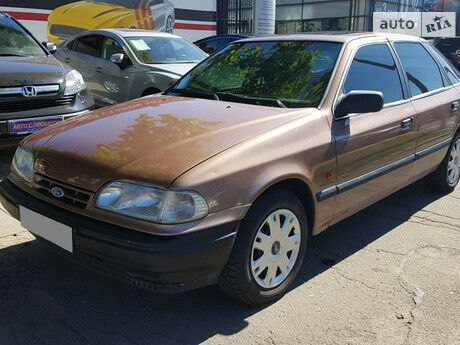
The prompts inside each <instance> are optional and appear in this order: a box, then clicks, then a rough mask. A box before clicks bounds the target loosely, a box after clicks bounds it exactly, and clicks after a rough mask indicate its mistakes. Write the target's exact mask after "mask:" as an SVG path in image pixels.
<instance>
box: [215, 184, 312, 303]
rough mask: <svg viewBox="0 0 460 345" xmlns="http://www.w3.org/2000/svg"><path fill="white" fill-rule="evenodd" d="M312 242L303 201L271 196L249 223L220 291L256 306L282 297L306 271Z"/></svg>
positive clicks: (283, 193) (256, 208)
mask: <svg viewBox="0 0 460 345" xmlns="http://www.w3.org/2000/svg"><path fill="white" fill-rule="evenodd" d="M307 237H308V224H307V216H306V213H305V210H304V207H303V205H302V203H301V202H300V200H299V199H298V198H297V197H296V196H295V195H294V194H293V193H291V192H288V191H284V190H277V191H272V192H269V193H267V194H266V195H264V196H263V197H262V198H261V199H259V200H258V201H256V203H255V204H254V205H253V207H252V208H251V210H250V211H249V212H248V214H247V216H246V217H245V219H244V220H243V222H242V224H241V226H240V229H239V231H238V236H237V238H236V240H235V245H234V247H233V251H232V253H231V255H230V258H229V260H228V262H227V265H226V267H225V268H224V270H223V271H222V273H221V276H220V278H219V286H220V287H221V288H222V289H223V290H224V291H225V292H226V293H227V294H228V295H229V296H231V297H233V298H235V299H238V300H240V301H242V302H244V303H247V304H251V305H260V304H265V303H269V302H272V301H275V300H277V299H279V298H281V297H282V296H283V295H284V294H285V293H286V291H287V290H288V288H289V286H290V285H291V284H292V282H293V281H294V279H295V277H296V276H297V274H298V273H299V270H300V268H301V266H302V262H303V259H304V257H305V251H306V245H307Z"/></svg>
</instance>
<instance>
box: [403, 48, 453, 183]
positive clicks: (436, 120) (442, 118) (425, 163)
mask: <svg viewBox="0 0 460 345" xmlns="http://www.w3.org/2000/svg"><path fill="white" fill-rule="evenodd" d="M394 47H395V49H396V52H397V54H398V56H399V58H400V60H401V63H402V66H403V68H404V71H405V74H406V76H407V81H408V85H409V91H410V93H411V97H412V98H411V100H412V104H413V106H414V108H415V110H416V111H417V114H418V118H419V121H418V123H417V127H418V128H417V129H418V140H417V150H416V151H417V152H416V158H417V161H416V163H415V170H414V173H415V175H416V176H421V175H424V174H426V173H427V172H429V171H430V170H433V169H435V168H436V167H437V165H438V164H439V163H441V161H442V160H443V158H444V156H445V155H446V152H447V149H448V146H449V145H450V143H451V140H452V137H453V135H454V131H455V129H456V126H457V123H458V116H459V115H458V114H459V110H458V108H459V101H460V100H459V98H460V95H459V93H458V91H457V90H456V89H455V87H454V86H453V85H452V83H451V81H450V80H449V78H452V77H453V74H452V75H450V76H449V75H447V74H445V73H444V72H442V70H441V68H442V66H441V65H440V64H438V63H437V62H436V60H435V59H434V57H433V56H432V55H431V54H430V48H429V47H428V46H425V45H423V44H421V43H418V42H395V43H394Z"/></svg>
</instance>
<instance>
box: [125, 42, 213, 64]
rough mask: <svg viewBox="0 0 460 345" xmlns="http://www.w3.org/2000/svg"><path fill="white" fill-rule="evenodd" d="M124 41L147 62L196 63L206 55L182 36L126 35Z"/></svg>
mask: <svg viewBox="0 0 460 345" xmlns="http://www.w3.org/2000/svg"><path fill="white" fill-rule="evenodd" d="M126 41H127V42H128V44H129V46H130V47H131V49H132V50H133V52H134V54H136V56H137V58H138V59H139V60H140V61H141V62H143V63H147V64H176V63H194V62H195V63H196V62H200V61H201V60H203V59H204V58H205V57H206V54H205V53H204V52H202V51H201V50H200V49H199V48H198V47H197V46H195V45H193V44H191V43H189V42H187V41H186V40H184V39H182V38H171V37H155V36H144V37H127V38H126Z"/></svg>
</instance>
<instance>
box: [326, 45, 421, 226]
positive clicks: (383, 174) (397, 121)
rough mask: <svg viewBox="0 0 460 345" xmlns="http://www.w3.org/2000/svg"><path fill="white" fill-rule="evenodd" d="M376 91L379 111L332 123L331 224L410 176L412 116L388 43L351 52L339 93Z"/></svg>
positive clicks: (414, 129)
mask: <svg viewBox="0 0 460 345" xmlns="http://www.w3.org/2000/svg"><path fill="white" fill-rule="evenodd" d="M354 90H367V91H381V92H382V93H383V96H384V108H383V109H382V110H381V111H380V112H377V113H366V114H353V115H350V116H349V117H348V118H347V119H341V120H334V121H333V125H332V135H333V137H334V138H335V140H336V150H337V192H338V195H337V197H336V205H335V214H336V215H335V218H336V220H337V219H338V220H340V219H343V218H344V217H346V216H348V215H350V214H352V213H354V212H356V211H358V210H360V209H362V208H364V207H366V206H368V205H369V204H371V203H373V202H375V201H376V200H378V199H381V198H382V197H384V196H385V195H387V194H390V193H391V192H394V191H396V190H397V189H398V188H400V187H402V186H404V185H406V184H407V183H408V180H409V179H410V177H411V175H412V167H413V160H414V153H415V147H416V140H417V126H416V122H417V117H416V113H415V110H414V108H413V106H412V104H411V103H410V101H409V100H408V99H407V98H408V97H407V90H406V86H405V84H404V83H403V79H402V73H401V70H400V69H399V68H398V64H397V60H396V59H395V55H394V51H393V50H392V49H391V47H390V46H389V44H388V42H386V41H382V43H375V44H370V45H365V46H361V47H359V48H358V49H357V51H356V53H355V55H354V57H353V60H352V61H351V65H350V67H349V69H348V73H346V76H345V78H344V80H343V83H342V88H341V91H340V94H341V95H343V94H346V93H348V92H350V91H354Z"/></svg>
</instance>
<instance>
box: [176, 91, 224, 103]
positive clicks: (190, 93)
mask: <svg viewBox="0 0 460 345" xmlns="http://www.w3.org/2000/svg"><path fill="white" fill-rule="evenodd" d="M168 93H178V94H181V95H183V96H190V97H197V98H207V99H214V100H216V101H219V100H220V99H219V97H218V96H217V95H216V94H215V93H212V92H204V91H196V90H190V89H172V90H170V91H169V92H168Z"/></svg>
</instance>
